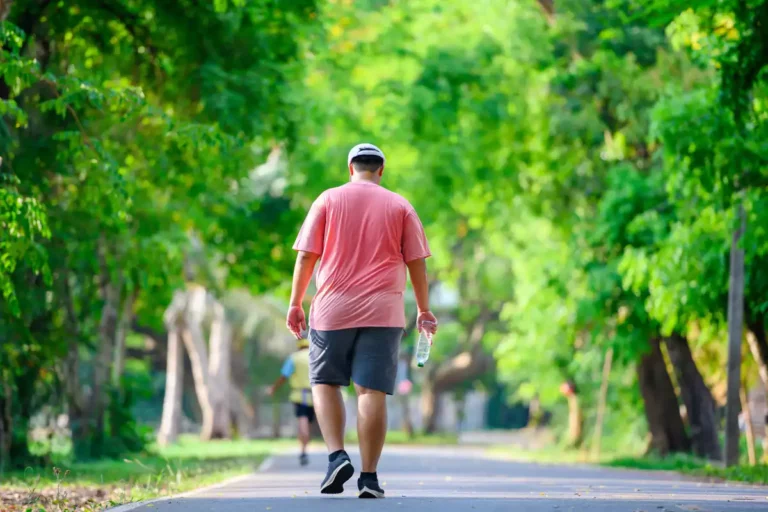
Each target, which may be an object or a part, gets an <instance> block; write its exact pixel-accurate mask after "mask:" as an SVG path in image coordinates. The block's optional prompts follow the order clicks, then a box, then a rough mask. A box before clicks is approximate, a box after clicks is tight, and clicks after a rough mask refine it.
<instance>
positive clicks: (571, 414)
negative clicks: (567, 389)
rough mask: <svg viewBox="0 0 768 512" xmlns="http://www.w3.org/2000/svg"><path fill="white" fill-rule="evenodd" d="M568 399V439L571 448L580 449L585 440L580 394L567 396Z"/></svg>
mask: <svg viewBox="0 0 768 512" xmlns="http://www.w3.org/2000/svg"><path fill="white" fill-rule="evenodd" d="M567 399H568V439H567V443H568V446H569V447H570V448H579V447H580V446H581V442H582V441H583V439H584V413H583V411H582V410H581V404H580V403H579V395H578V393H573V394H570V395H568V396H567Z"/></svg>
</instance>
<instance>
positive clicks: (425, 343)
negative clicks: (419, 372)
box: [416, 322, 432, 368]
mask: <svg viewBox="0 0 768 512" xmlns="http://www.w3.org/2000/svg"><path fill="white" fill-rule="evenodd" d="M431 324H432V322H424V324H423V325H422V328H421V329H420V330H419V340H418V341H417V342H416V366H418V367H419V368H423V367H424V364H425V363H426V362H427V359H429V349H430V348H431V347H432V333H431V332H430V330H429V328H430V327H431Z"/></svg>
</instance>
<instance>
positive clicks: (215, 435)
mask: <svg viewBox="0 0 768 512" xmlns="http://www.w3.org/2000/svg"><path fill="white" fill-rule="evenodd" d="M210 307H211V310H212V313H213V318H212V322H211V336H210V343H209V345H210V347H209V350H210V366H209V367H208V386H209V392H210V401H211V410H212V413H213V418H212V421H211V423H210V428H211V430H210V432H208V431H206V430H205V428H204V429H203V436H204V438H206V439H226V438H229V437H230V436H231V435H232V434H231V425H232V418H231V413H230V386H231V378H230V374H231V367H230V354H231V350H232V328H231V327H230V325H229V322H228V321H227V317H226V312H225V311H224V307H223V306H222V305H221V304H220V303H219V302H218V301H216V300H210ZM204 423H205V422H204Z"/></svg>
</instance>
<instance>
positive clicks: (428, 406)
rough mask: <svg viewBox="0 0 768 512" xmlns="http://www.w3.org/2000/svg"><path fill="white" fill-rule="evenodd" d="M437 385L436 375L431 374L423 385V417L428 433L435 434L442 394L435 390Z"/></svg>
mask: <svg viewBox="0 0 768 512" xmlns="http://www.w3.org/2000/svg"><path fill="white" fill-rule="evenodd" d="M434 373H435V372H433V374H434ZM435 385H436V383H435V381H434V377H433V376H432V375H429V376H427V379H426V380H425V381H424V383H423V384H422V387H421V417H422V421H423V430H424V433H426V434H434V433H435V432H436V431H437V418H438V413H439V412H440V411H439V405H440V395H439V393H438V392H437V391H436V390H435Z"/></svg>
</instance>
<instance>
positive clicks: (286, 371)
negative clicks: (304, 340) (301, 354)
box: [280, 357, 296, 379]
mask: <svg viewBox="0 0 768 512" xmlns="http://www.w3.org/2000/svg"><path fill="white" fill-rule="evenodd" d="M294 371H296V365H295V364H294V362H293V358H292V357H289V358H288V359H286V360H285V363H283V369H282V370H280V375H282V376H283V377H285V378H286V379H288V378H290V377H291V375H293V372H294Z"/></svg>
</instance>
